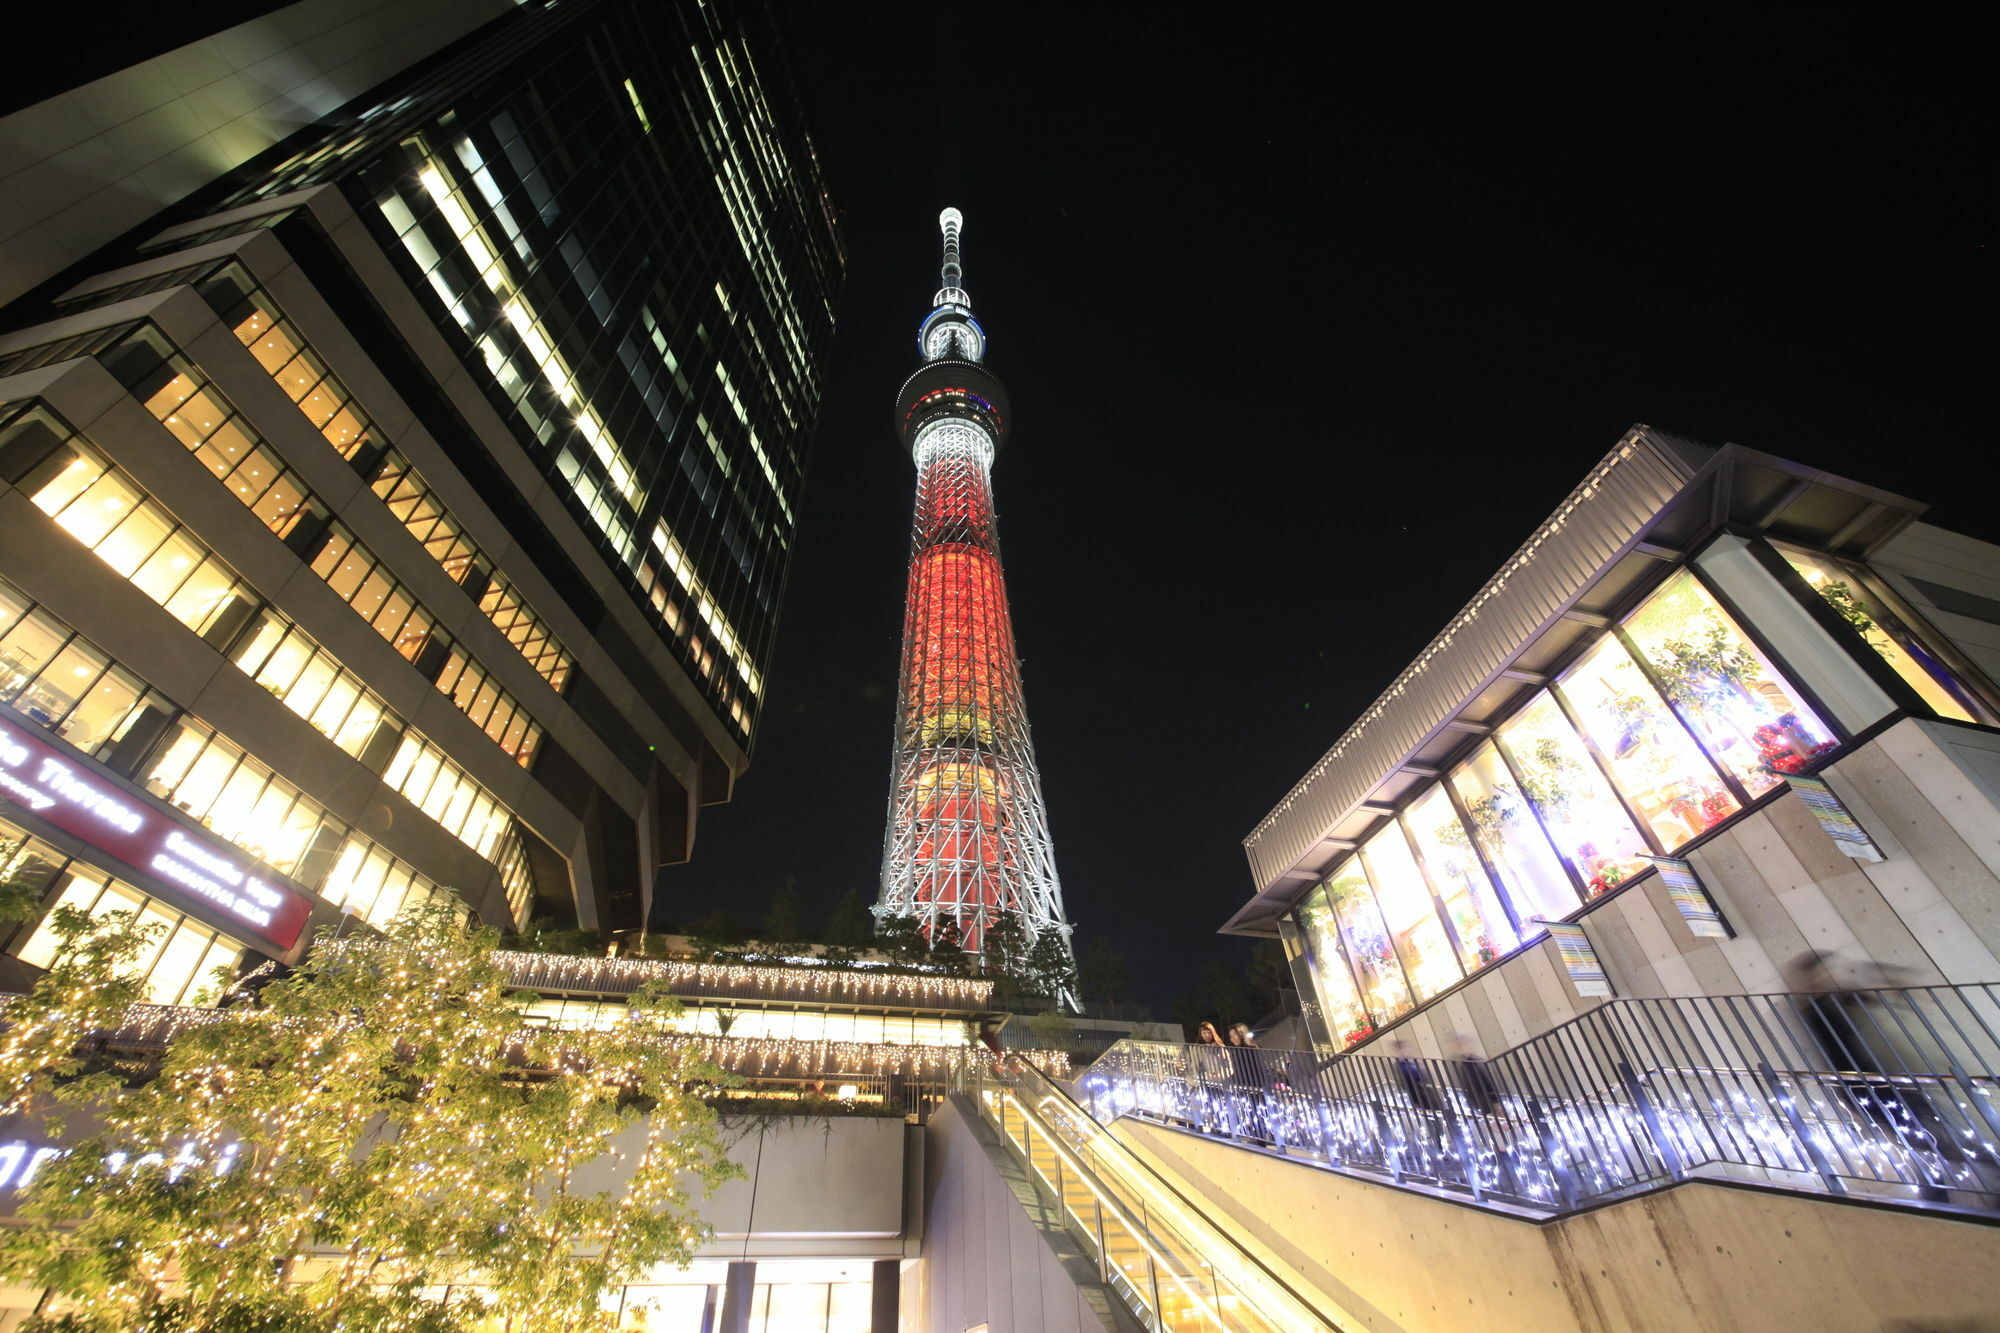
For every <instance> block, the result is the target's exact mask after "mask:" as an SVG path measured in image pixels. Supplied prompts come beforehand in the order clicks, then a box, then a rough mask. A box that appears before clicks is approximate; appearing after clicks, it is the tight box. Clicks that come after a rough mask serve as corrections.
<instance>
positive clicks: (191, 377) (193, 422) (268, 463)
mask: <svg viewBox="0 0 2000 1333" xmlns="http://www.w3.org/2000/svg"><path fill="white" fill-rule="evenodd" d="M135 337H137V338H140V339H142V340H147V341H151V340H154V339H157V340H159V341H160V342H161V343H164V342H165V339H164V338H162V337H161V335H160V334H159V332H158V331H157V330H155V329H152V328H150V327H147V328H143V329H141V330H140V332H139V333H138V334H136V335H135ZM164 370H165V371H166V372H168V373H170V375H171V378H169V379H168V380H167V382H166V383H165V384H163V385H161V386H160V388H159V389H158V390H156V391H155V392H154V393H153V394H152V396H151V397H148V398H146V399H145V400H144V401H145V404H146V409H147V410H148V411H150V412H151V413H152V414H153V416H154V418H155V419H157V420H158V421H159V423H160V424H161V425H163V426H165V427H166V428H167V431H168V433H169V434H171V435H172V436H173V437H174V438H175V439H177V440H179V441H180V442H181V443H182V444H184V445H186V446H187V448H188V452H190V453H192V454H193V455H194V456H195V457H196V458H197V459H199V460H200V461H201V464H202V466H203V467H206V468H207V469H208V470H209V471H210V472H212V473H214V474H215V478H216V480H217V481H220V482H221V483H222V484H223V485H224V486H226V487H228V488H229V492H230V494H232V495H234V496H235V497H236V498H237V499H238V500H240V501H241V502H242V503H243V506H244V507H245V508H246V509H248V510H249V511H250V512H251V513H253V514H255V515H256V516H257V517H258V519H260V520H261V521H262V522H263V524H264V526H265V527H266V528H269V529H270V530H271V532H272V533H274V534H275V535H276V536H278V537H279V538H280V539H282V538H285V537H288V536H290V535H291V533H292V532H293V530H294V529H295V528H297V527H298V526H299V521H300V519H301V518H303V517H304V516H305V514H306V512H307V505H308V503H309V502H311V500H312V493H311V492H310V491H308V490H307V489H306V485H305V483H304V482H303V481H301V480H300V479H299V477H298V474H296V473H294V472H293V471H292V470H291V469H290V468H288V467H286V466H285V465H284V464H283V463H282V462H280V461H279V459H278V456H277V455H276V454H275V453H273V452H272V451H271V449H270V447H269V446H268V445H266V444H265V443H264V440H263V437H261V436H260V435H258V434H257V432H256V431H255V430H253V429H252V428H251V426H250V423H249V422H248V421H247V420H245V419H244V417H243V414H242V413H241V412H238V411H237V410H236V409H235V407H234V406H232V405H231V404H230V402H229V400H228V399H227V398H224V397H223V396H222V394H221V392H220V391H219V390H217V389H216V388H215V386H214V385H212V384H211V383H209V381H208V379H207V377H206V376H205V375H203V374H202V373H201V371H200V370H198V369H197V368H196V367H195V366H194V365H193V364H191V363H190V362H188V361H186V360H184V359H182V358H180V357H177V356H171V355H169V356H167V358H166V365H165V367H164ZM315 508H319V507H318V506H315ZM319 512H320V513H321V514H322V515H323V514H324V509H323V508H319Z"/></svg>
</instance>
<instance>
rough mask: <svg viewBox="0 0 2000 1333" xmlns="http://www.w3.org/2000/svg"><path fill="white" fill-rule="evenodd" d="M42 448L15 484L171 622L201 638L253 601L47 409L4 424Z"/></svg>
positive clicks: (212, 558)
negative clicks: (44, 446)
mask: <svg viewBox="0 0 2000 1333" xmlns="http://www.w3.org/2000/svg"><path fill="white" fill-rule="evenodd" d="M9 434H10V436H13V437H14V439H10V445H11V444H12V443H15V442H16V441H18V440H19V439H20V437H23V436H34V437H39V439H40V440H45V441H46V442H47V445H48V449H49V452H47V453H46V454H45V455H44V457H43V459H42V461H41V462H40V463H38V464H36V465H35V467H34V469H33V471H32V472H31V473H30V474H29V475H26V476H23V477H21V478H19V479H18V480H17V481H16V484H17V485H19V486H20V487H21V489H22V490H24V491H26V492H27V493H28V495H29V497H30V498H31V499H32V500H33V501H34V502H35V504H36V506H37V507H38V508H40V509H41V511H42V512H43V513H45V514H47V515H48V516H49V517H50V518H52V519H54V520H55V521H56V522H57V523H58V524H59V525H61V527H62V528H63V529H64V530H65V531H67V532H68V533H69V534H70V535H71V536H72V537H75V538H76V539H77V540H78V541H79V542H81V543H83V546H84V549H86V550H88V551H91V552H93V553H94V554H95V555H96V556H97V557H98V559H100V560H102V561H104V563H105V564H107V565H109V566H111V568H113V569H115V570H116V571H118V573H119V574H120V575H122V576H123V577H124V578H125V579H126V580H127V581H128V582H130V583H131V584H132V586H133V587H135V588H137V589H139V591H141V592H143V593H145V594H146V595H147V596H148V597H150V598H152V599H153V600H154V601H156V602H158V603H159V604H160V605H161V606H162V607H164V608H165V609H166V611H167V613H168V614H169V615H171V616H173V618H174V619H176V620H178V621H180V622H181V624H183V625H185V626H187V627H188V628H189V629H191V630H193V631H194V632H195V633H196V634H201V635H207V634H208V633H209V632H210V631H211V630H212V629H216V628H217V627H218V625H219V624H220V622H221V618H222V616H223V614H224V612H225V611H228V610H230V609H231V608H233V607H237V606H247V605H249V604H250V603H251V602H252V601H253V600H254V598H255V594H253V593H252V592H251V590H250V587H249V585H248V584H246V583H244V582H243V581H242V580H241V579H239V578H237V577H236V574H235V572H234V571H233V570H231V569H230V568H229V567H228V566H227V565H225V564H223V562H222V561H221V560H219V559H217V558H216V557H215V555H214V554H213V553H211V552H210V551H209V549H208V547H207V546H205V545H204V544H202V543H201V542H199V541H197V540H196V539H195V536H194V533H193V532H192V530H190V529H189V528H187V527H186V526H184V525H183V524H182V523H180V522H179V521H178V520H177V519H175V518H174V517H173V515H171V514H169V513H168V512H167V511H166V510H165V509H163V508H162V507H161V506H160V505H159V504H158V503H156V502H155V501H154V500H153V499H152V498H151V497H150V496H148V495H147V494H146V493H145V492H144V491H142V490H140V489H139V487H138V486H137V485H136V484H134V483H133V482H132V480H131V479H130V478H128V477H127V476H126V475H125V474H124V473H122V472H120V471H118V470H117V469H115V468H113V467H112V466H111V463H110V461H109V460H108V459H106V458H105V457H104V455H103V454H101V453H99V452H98V451H97V450H96V449H95V448H93V447H92V446H90V445H88V444H86V443H84V442H83V440H82V439H81V438H80V437H78V436H76V435H75V434H74V433H72V432H70V431H68V430H67V428H65V427H61V426H60V425H58V424H57V423H56V422H55V420H54V418H53V417H52V416H51V415H49V414H47V413H45V412H40V411H36V412H31V413H30V414H28V415H26V416H24V417H22V418H19V419H17V420H16V422H15V423H13V425H12V426H11V427H10V428H9Z"/></svg>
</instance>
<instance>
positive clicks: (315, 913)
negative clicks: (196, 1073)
mask: <svg viewBox="0 0 2000 1333" xmlns="http://www.w3.org/2000/svg"><path fill="white" fill-rule="evenodd" d="M460 8H462V6H461V7H460ZM287 12H289V11H280V13H279V14H278V15H275V16H273V20H271V21H273V22H275V21H278V20H281V19H282V18H283V15H284V14H285V13H287ZM258 22H259V23H263V22H266V20H259V21H258ZM255 27H256V25H255V24H252V25H246V28H245V29H242V30H239V34H240V33H244V32H251V31H252V30H253V29H254V28H255ZM252 35H254V33H253V34H252ZM786 62H787V56H786V52H785V51H784V49H783V45H782V43H781V41H780V40H779V35H778V33H777V30H776V27H775V25H774V23H773V21H772V18H771V16H770V15H769V13H768V12H767V11H766V10H765V9H764V7H763V6H762V5H760V4H756V3H695V2H694V0H688V3H673V4H664V5H653V4H640V3H636V2H635V0H583V2H582V3H576V2H575V0H565V3H563V4H560V5H554V4H549V5H544V4H528V5H524V6H521V7H519V8H518V9H515V10H512V11H510V12H508V13H506V14H504V15H501V16H500V17H497V18H492V19H491V20H490V21H488V22H486V23H484V25H483V26H480V27H478V28H477V29H476V30H475V31H472V32H471V33H470V34H469V35H466V36H464V37H461V38H459V39H458V40H456V41H454V42H452V43H450V44H449V45H446V46H445V47H444V48H443V49H442V50H439V51H437V52H435V53H434V54H431V55H429V56H427V57H425V58H424V59H423V60H421V61H420V62H418V63H417V64H415V65H413V66H412V67H410V68H408V69H406V70H404V71H403V72H402V73H400V74H398V75H397V76H395V77H394V78H392V79H390V80H389V81H388V82H387V83H385V84H383V85H381V86H380V87H378V88H376V89H375V90H374V91H372V92H370V93H369V94H367V95H366V96H363V97H361V98H360V99H358V100H356V101H354V102H351V103H349V104H348V105H347V106H345V107H343V108H341V109H340V110H339V111H337V112H335V113H333V114H332V115H330V116H327V117H325V118H323V119H322V120H320V121H319V122H318V123H316V124H314V125H312V126H309V127H308V128H306V129H304V130H302V131H300V132H299V133H298V134H296V135H294V136H293V137H292V138H291V139H288V140H286V141H284V142H283V143H280V144H278V145H276V146H274V147H272V148H271V149H269V150H268V151H266V152H264V153H263V154H261V155H260V156H257V157H254V158H252V159H251V160H250V161H249V162H247V163H245V164H244V165H242V166H240V167H238V168H237V169H235V170H234V171H232V172H230V173H229V174H228V175H227V176H225V177H223V178H221V179H217V180H215V181H213V182H212V183H211V184H210V185H209V186H208V187H207V188H205V189H204V190H202V191H199V192H198V193H197V194H195V195H194V196H192V197H190V198H189V199H187V200H184V201H183V202H182V203H180V204H178V205H176V206H175V207H173V208H171V209H169V210H168V211H167V212H165V213H162V214H160V215H159V216H157V217H155V218H153V219H152V220H151V221H150V222H148V223H147V224H146V225H145V226H143V227H141V228H140V229H139V230H138V231H136V232H134V233H132V234H131V235H128V236H127V237H125V238H124V239H123V240H121V241H119V242H116V243H114V244H113V245H112V246H110V247H108V248H105V249H102V250H99V251H98V252H96V253H95V254H94V255H92V256H91V257H90V259H89V260H87V261H86V262H84V263H82V264H80V265H76V266H73V267H72V268H71V269H70V270H68V271H67V272H65V273H63V274H62V275H60V276H59V277H58V278H57V279H55V280H53V281H50V282H47V283H44V284H43V285H42V286H41V287H40V288H39V289H37V290H36V291H33V292H30V293H29V294H28V295H26V296H24V297H22V298H20V299H18V300H16V301H14V302H13V303H12V304H11V305H9V306H8V307H6V308H5V310H4V312H0V318H4V321H5V328H6V330H7V331H6V332H4V333H0V511H4V518H5V521H4V522H0V741H4V755H0V757H4V758H5V760H6V764H5V772H4V775H0V781H3V782H4V791H0V821H4V825H0V838H4V839H5V840H6V847H7V849H8V850H7V855H8V858H9V863H10V867H11V870H12V872H13V873H15V874H17V875H21V876H24V877H26V878H27V879H28V880H29V881H30V882H31V883H34V884H36V885H37V886H38V887H40V888H41V889H42V891H43V892H44V894H45V896H46V898H47V900H48V901H50V902H51V903H53V902H57V901H62V902H69V903H73V904H76V905H79V906H83V907H85V908H87V909H91V910H100V909H102V910H108V908H109V906H111V905H116V906H124V907H137V908H139V909H140V910H142V911H143V912H145V913H146V914H148V916H149V918H150V917H155V916H157V917H158V918H159V919H160V920H161V921H162V922H164V923H166V924H168V926H169V927H170V931H169V933H168V934H167V935H166V936H165V937H164V939H163V941H162V943H161V946H160V949H159V951H158V954H157V956H156V957H155V958H153V959H152V960H151V961H149V963H148V964H147V966H148V969H149V972H148V975H149V982H148V985H149V988H150V990H151V992H152V994H153V996H154V998H156V999H160V1000H162V1001H166V1002H174V1001H180V1002H187V1001H188V1000H190V999H193V998H195V997H196V996H198V995H199V994H200V993H202V990H203V987H204V986H205V985H207V982H206V980H205V978H206V977H207V976H208V974H209V973H210V972H212V970H213V968H214V966H215V965H216V964H217V962H218V961H219V960H227V959H233V958H236V957H239V956H241V955H242V954H243V952H244V951H245V950H248V951H249V952H250V953H253V954H263V955H267V956H273V957H281V958H293V957H296V956H297V955H298V953H299V952H300V951H301V950H302V949H303V948H304V947H305V945H306V943H307V942H308V940H309V939H310V937H311V935H312V929H311V927H314V926H327V925H331V924H332V923H333V922H335V921H337V920H338V919H339V917H340V916H341V914H342V913H343V912H344V913H348V914H352V915H354V916H358V917H359V918H361V919H362V920H364V921H366V922H369V923H371V924H377V925H379V924H382V923H384V922H386V921H388V920H389V919H390V918H391V917H393V916H394V915H395V913H396V912H397V911H399V910H401V909H402V908H404V907H405V906H408V905H411V904H413V903H415V902H419V901H423V900H425V899H428V898H430V897H433V896H437V895H445V894H449V895H454V896H456V897H458V898H459V899H462V900H463V901H464V902H465V903H466V904H467V905H469V906H470V907H471V908H472V909H473V910H474V911H475V912H477V913H478V914H479V915H480V916H482V917H483V918H484V919H486V920H488V921H489V922H492V923H494V924H520V923H522V922H524V921H526V920H527V919H528V918H529V917H531V916H535V915H550V916H563V917H574V918H576V919H577V920H578V921H579V922H580V923H581V924H583V925H585V926H587V927H592V928H596V929H600V930H615V929H623V928H632V927H637V926H640V925H642V924H643V922H644V921H645V919H646V916H647V914H648V912H649V911H650V907H651V898H652V890H653V882H654V879H655V876H656V873H657V872H658V870H659V869H660V868H661V867H663V866H666V865H670V864H672V863H675V862H678V861H682V860H685V859H686V858H687V857H688V856H689V855H690V854H691V852H692V847H693V842H694V830H695V822H696V813H697V811H698V810H699V808H700V807H701V806H702V805H705V804H713V803H715V802H717V801H722V800H726V799H728V797H729V795H730V792H731V788H732V785H733V783H734V781H735V779H736V777H737V776H738V775H739V774H741V773H742V772H743V771H744V769H745V767H746V766H747V763H748V760H749V755H750V750H751V744H752V740H753V738H754V736H755V733H756V728H757V722H758V718H759V716H760V714H761V711H762V708H763V706H764V702H765V688H766V687H765V681H764V676H763V671H764V669H765V667H766V665H767V663H768V659H769V652H770V645H771V636H772V632H773V628H774V626H775V622H776V615H777V610H778V605H779V600H780V597H781V594H782V592H783V588H784V583H785V574H786V569H787V566H788V563H789V560H790V554H791V547H792V542H793V530H794V524H795V521H796V517H797V508H798V504H799V495H800V487H801V485H802V482H803V478H804V470H805V465H806V449H807V446H808V443H809V439H810V436H811V431H812V427H813V424H814V421H815V417H816V414H817V410H818V402H819V394H820V387H821V380H820V377H821V370H822V366H823V361H824V356H825V352H826V347H827V342H828V339H829V337H830V335H831V332H832V329H833V319H834V301H835V298H836V296H837V293H838V289H839V285H840V277H841V272H842V267H843V263H844V260H843V257H842V253H841V249H840V241H839V237H838V233H837V228H836V225H835V222H834V213H833V209H832V207H831V204H830V202H829V200H828V197H827V191H826V187H825V184H824V182H823V180H822V179H821V175H820V171H819V167H818V164H817V162H816V160H815V157H814V152H813V148H812V144H811V141H810V139H809V137H808V135H807V133H806V129H805V126H804V121H803V115H802V111H801V108H800V106H799V103H798V97H797V92H796V89H795V87H794V83H793V80H792V77H791V75H790V71H789V68H788V65H787V63H786ZM115 77H116V76H114V79H115ZM107 811H116V812H117V815H116V818H115V819H113V818H111V817H110V816H109V815H107V814H106V812H107ZM128 826H129V827H128ZM42 935H43V932H42V931H41V930H40V929H39V928H38V927H36V926H34V925H32V924H29V925H27V926H23V927H21V928H18V929H16V930H15V931H14V937H13V939H12V940H11V942H8V943H6V944H5V945H4V948H5V951H6V953H7V954H8V955H9V956H10V957H12V958H14V959H16V960H19V962H23V963H27V964H29V965H33V964H34V963H35V962H36V959H37V956H38V951H44V950H45V948H46V940H45V939H43V938H42Z"/></svg>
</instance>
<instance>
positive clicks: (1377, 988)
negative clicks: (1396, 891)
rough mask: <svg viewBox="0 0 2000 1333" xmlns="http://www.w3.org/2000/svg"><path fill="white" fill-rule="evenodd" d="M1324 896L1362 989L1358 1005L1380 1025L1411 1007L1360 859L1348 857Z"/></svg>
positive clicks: (1408, 989)
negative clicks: (1328, 903) (1329, 903)
mask: <svg viewBox="0 0 2000 1333" xmlns="http://www.w3.org/2000/svg"><path fill="white" fill-rule="evenodd" d="M1326 894H1327V898H1328V900H1329V901H1330V902H1331V903H1332V904H1333V919H1334V920H1335V921H1336V922H1337V923H1339V926H1340V938H1341V942H1342V943H1344V944H1345V945H1346V946H1347V957H1348V959H1349V961H1351V962H1352V963H1353V964H1354V976H1355V980H1356V981H1358V982H1359V983H1360V985H1361V1003H1362V1005H1363V1006H1364V1007H1365V1008H1366V1009H1367V1010H1368V1012H1369V1013H1370V1014H1372V1015H1374V1017H1375V1021H1376V1022H1378V1023H1380V1022H1384V1021H1386V1020H1388V1019H1391V1018H1394V1017H1395V1016H1396V1015H1397V1014H1400V1013H1402V1012H1403V1011H1404V1010H1406V1009H1408V1008H1409V1007H1410V1003H1411V1002H1410V987H1409V984H1408V983H1407V982H1405V981H1404V980H1403V968H1402V965H1401V964H1400V963H1398V962H1397V961H1396V950H1395V947H1394V946H1393V945H1391V944H1390V943H1389V932H1388V931H1386V930H1384V929H1383V928H1382V914H1381V913H1380V912H1379V911H1377V910H1376V908H1375V891H1374V890H1373V889H1371V888H1369V887H1368V877H1367V876H1366V875H1364V874H1363V873H1362V872H1361V859H1360V858H1359V857H1349V858H1348V859H1347V863H1346V864H1345V865H1343V866H1342V867H1341V868H1340V869H1339V870H1338V871H1337V872H1335V874H1334V876H1333V878H1331V879H1329V880H1328V881H1327V882H1326Z"/></svg>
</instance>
